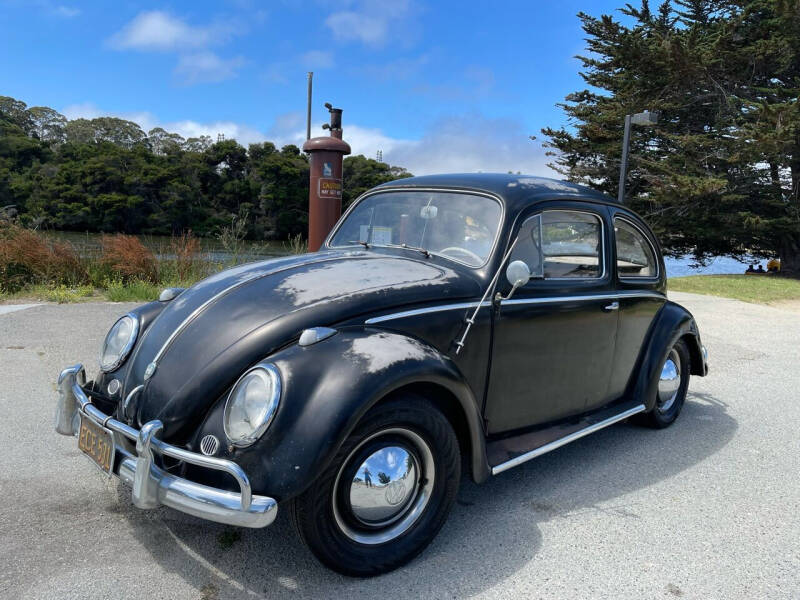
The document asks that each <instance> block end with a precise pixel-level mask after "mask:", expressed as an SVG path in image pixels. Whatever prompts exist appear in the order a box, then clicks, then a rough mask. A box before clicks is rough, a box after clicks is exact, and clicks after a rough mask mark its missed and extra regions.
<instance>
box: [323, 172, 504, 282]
mask: <svg viewBox="0 0 800 600" xmlns="http://www.w3.org/2000/svg"><path fill="white" fill-rule="evenodd" d="M389 192H391V193H396V192H444V193H449V194H467V195H471V196H483V197H484V198H489V199H491V200H494V201H495V202H497V203H498V204H499V205H500V219H499V220H498V222H497V231H496V232H495V234H494V242H493V243H492V247H491V249H490V250H489V252H488V253H487V254H486V260H485V261H483V263H481V264H480V265H478V266H475V265H471V264H469V263H466V262H464V261H461V260H458V259H457V258H453V257H452V256H447V255H446V254H439V253H438V252H433V251H431V250H428V252H430V254H433V255H434V256H439V257H441V258H444V259H446V260H449V261H452V262H454V263H457V264H459V265H464V266H466V267H469V268H470V269H482V268H484V267H485V266H486V265H488V264H489V262H490V261H491V260H492V256H494V253H495V250H496V249H497V245H498V244H499V242H500V233H501V232H502V230H503V223H504V222H505V218H506V205H505V203H504V202H503V200H502V199H501V198H500V196H497V195H495V194H491V193H489V192H484V191H481V190H464V189H461V190H460V189H457V188H435V187H386V188H381V189H378V190H373V191H369V192H366V193H364V194H362V195H361V196H359V197H358V198H356V199H355V201H354V202H353V203H352V204H351V205H350V206H348V207H347V210H346V211H344V214H343V215H342V216H341V217H339V220H338V221H337V223H336V226H335V227H334V228H333V230H332V231H331V232H330V233H329V234H328V237H327V238H325V244H324V246H325V248H328V249H329V250H333V249H335V248H363V246H362V245H361V244H347V245H344V246H331V240H333V238H334V236H335V235H336V234H337V233H338V232H339V229H341V227H342V224H343V223H344V222H345V219H347V217H348V216H349V215H350V213H351V212H352V211H353V209H354V208H355V207H356V206H357V205H359V204H361V203H362V202H363V201H364V200H366V199H367V198H369V197H371V196H375V195H377V194H386V193H389ZM375 247H376V248H402V246H398V245H388V246H386V245H379V244H376V245H375ZM409 249H413V248H409Z"/></svg>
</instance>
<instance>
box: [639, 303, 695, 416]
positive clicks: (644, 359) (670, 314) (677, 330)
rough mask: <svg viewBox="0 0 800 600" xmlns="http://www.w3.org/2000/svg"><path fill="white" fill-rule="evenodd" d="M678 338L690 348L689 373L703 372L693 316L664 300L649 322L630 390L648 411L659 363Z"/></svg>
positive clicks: (654, 388)
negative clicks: (651, 322)
mask: <svg viewBox="0 0 800 600" xmlns="http://www.w3.org/2000/svg"><path fill="white" fill-rule="evenodd" d="M681 338H683V339H684V341H685V342H686V345H687V347H688V349H689V356H690V359H691V366H690V373H691V374H692V375H700V376H703V375H705V374H706V365H705V361H704V360H703V353H702V343H701V341H700V332H699V330H698V328H697V323H696V322H695V320H694V317H693V316H692V314H691V313H690V312H689V311H688V310H686V309H685V308H683V307H682V306H681V305H680V304H676V303H675V302H671V301H667V302H665V303H664V306H662V307H661V309H660V310H659V312H658V313H657V314H656V317H655V319H654V320H653V324H652V325H651V326H650V331H649V332H648V337H647V340H646V342H645V345H644V351H643V352H642V354H641V358H640V362H639V368H638V369H637V373H638V377H637V378H636V380H635V382H634V385H633V390H632V397H633V398H636V399H638V400H640V401H641V402H642V403H643V404H644V405H645V407H646V408H647V410H648V411H650V410H652V409H653V408H654V407H655V403H656V390H657V388H658V379H659V376H660V374H661V367H662V366H663V365H664V361H665V360H666V359H667V354H668V353H669V351H670V349H671V348H672V346H674V345H675V343H676V342H677V341H678V340H679V339H681Z"/></svg>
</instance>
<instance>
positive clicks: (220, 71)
mask: <svg viewBox="0 0 800 600" xmlns="http://www.w3.org/2000/svg"><path fill="white" fill-rule="evenodd" d="M244 63H245V61H244V59H243V58H242V57H241V56H237V57H234V58H229V59H224V58H220V57H219V56H217V55H216V54H214V53H213V52H211V51H210V50H203V51H202V52H195V53H192V54H184V55H182V56H181V57H180V58H179V59H178V65H177V66H176V67H175V74H176V75H177V76H178V77H179V78H180V80H181V81H182V82H183V83H185V84H187V85H191V84H194V83H218V82H220V81H225V80H226V79H233V78H234V77H236V75H237V72H238V70H239V69H240V68H241V67H242V66H243V65H244Z"/></svg>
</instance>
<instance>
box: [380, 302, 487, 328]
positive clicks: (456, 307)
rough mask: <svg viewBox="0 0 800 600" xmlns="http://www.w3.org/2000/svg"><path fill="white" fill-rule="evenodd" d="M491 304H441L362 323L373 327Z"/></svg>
mask: <svg viewBox="0 0 800 600" xmlns="http://www.w3.org/2000/svg"><path fill="white" fill-rule="evenodd" d="M491 305H492V303H491V302H489V301H488V300H487V301H485V302H482V303H481V302H461V303H458V304H441V305H439V306H429V307H426V308H415V309H413V310H405V311H402V312H397V313H392V314H389V315H382V316H380V317H372V318H370V319H367V320H366V321H364V325H375V324H376V323H383V322H384V321H393V320H394V319H403V318H405V317H414V316H416V315H424V314H427V313H435V312H442V311H445V310H459V309H461V310H468V309H470V308H477V307H478V306H482V307H483V306H491Z"/></svg>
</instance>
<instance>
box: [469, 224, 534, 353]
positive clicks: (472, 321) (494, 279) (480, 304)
mask: <svg viewBox="0 0 800 600" xmlns="http://www.w3.org/2000/svg"><path fill="white" fill-rule="evenodd" d="M518 239H519V238H516V239H515V240H514V242H513V243H512V244H511V247H510V248H509V249H508V251H507V252H506V253H505V256H503V260H501V261H500V265H499V266H498V267H497V272H496V273H495V274H494V277H492V280H491V281H490V282H489V285H488V286H486V291H485V292H483V297H482V298H481V301H480V302H478V306H476V307H475V310H474V311H473V312H472V316H471V317H469V318H468V319H467V320H466V323H467V328H466V329H465V330H464V334H463V335H462V336H461V339H460V340H458V341H457V342H456V354H458V353H459V352H461V349H462V348H463V347H464V341H465V340H466V339H467V336H468V335H469V330H470V329H471V328H472V326H473V325H474V324H475V317H477V316H478V311H479V310H480V309H481V308H482V307H483V303H484V302H486V297H487V296H488V295H489V292H491V291H492V289H493V288H494V286H495V284H496V283H497V278H498V277H500V271H502V270H503V265H504V264H506V261H507V260H508V257H509V256H511V251H512V250H514V246H516V245H517V240H518Z"/></svg>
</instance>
